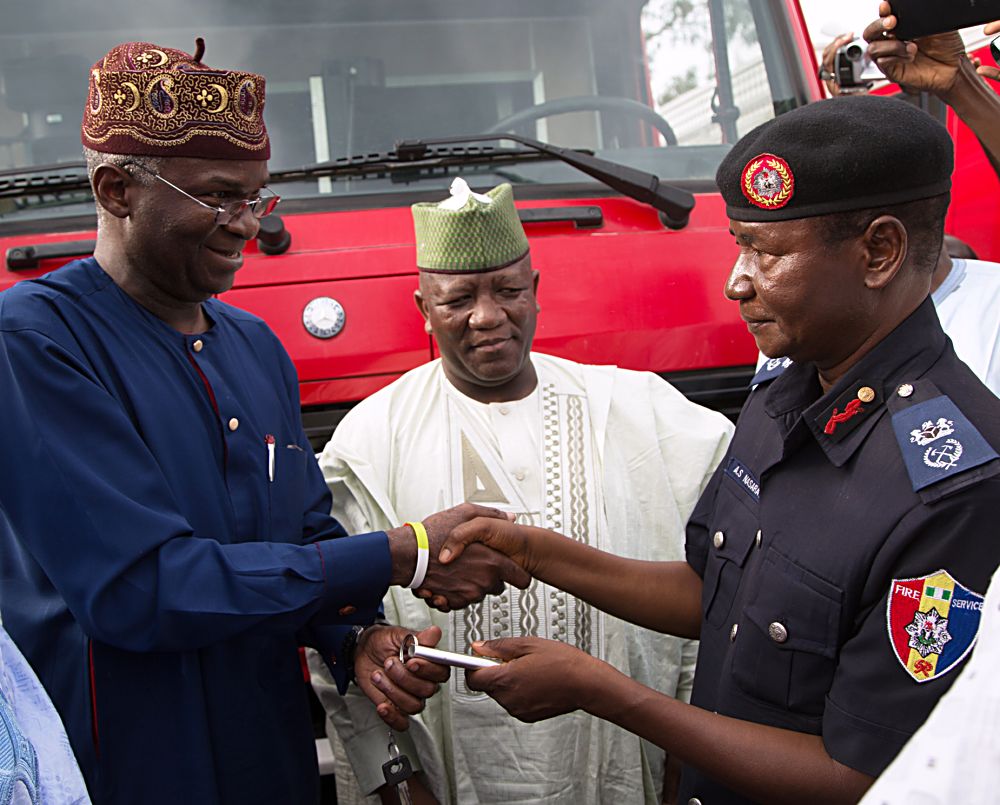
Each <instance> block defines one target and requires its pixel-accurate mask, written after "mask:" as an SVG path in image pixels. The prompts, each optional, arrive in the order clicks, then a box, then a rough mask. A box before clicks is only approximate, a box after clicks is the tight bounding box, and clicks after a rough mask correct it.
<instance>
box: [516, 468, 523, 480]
mask: <svg viewBox="0 0 1000 805" xmlns="http://www.w3.org/2000/svg"><path fill="white" fill-rule="evenodd" d="M514 477H515V478H517V480H519V481H523V480H524V470H518V471H517V472H515V473H514Z"/></svg>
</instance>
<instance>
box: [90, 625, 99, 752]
mask: <svg viewBox="0 0 1000 805" xmlns="http://www.w3.org/2000/svg"><path fill="white" fill-rule="evenodd" d="M87 665H88V670H89V672H90V726H91V733H92V734H93V737H94V752H96V754H97V759H98V760H100V759H101V737H100V735H99V734H98V731H97V680H96V678H95V675H94V641H93V640H88V641H87Z"/></svg>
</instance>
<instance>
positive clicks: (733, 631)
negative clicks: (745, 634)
mask: <svg viewBox="0 0 1000 805" xmlns="http://www.w3.org/2000/svg"><path fill="white" fill-rule="evenodd" d="M739 630H740V625H739V624H738V623H734V624H733V626H732V628H731V629H730V630H729V642H730V643H735V642H736V633H737V632H738V631H739Z"/></svg>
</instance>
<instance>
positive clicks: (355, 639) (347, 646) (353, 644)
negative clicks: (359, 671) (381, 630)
mask: <svg viewBox="0 0 1000 805" xmlns="http://www.w3.org/2000/svg"><path fill="white" fill-rule="evenodd" d="M388 623H389V622H388V621H387V620H386V619H385V618H384V617H381V616H380V617H378V618H377V619H376V620H375V622H374V623H369V624H368V625H367V626H352V627H351V630H350V631H349V632H348V633H347V634H346V635H344V642H343V644H342V645H341V647H340V656H341V657H343V658H344V662H345V663H346V664H347V676H348V680H349V681H351V682H357V679H356V678H355V676H354V652H355V651H356V650H357V648H358V643H359V642H360V640H361V635H363V634H364V633H365V631H367V630H368V629H371V628H372V627H374V626H387V625H388Z"/></svg>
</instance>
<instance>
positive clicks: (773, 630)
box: [767, 621, 788, 643]
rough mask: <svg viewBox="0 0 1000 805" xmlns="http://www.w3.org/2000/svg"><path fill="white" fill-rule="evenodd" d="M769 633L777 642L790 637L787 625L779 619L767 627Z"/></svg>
mask: <svg viewBox="0 0 1000 805" xmlns="http://www.w3.org/2000/svg"><path fill="white" fill-rule="evenodd" d="M767 634H768V637H770V638H771V639H772V640H773V641H774V642H775V643H784V642H785V641H786V640H787V639H788V630H787V629H786V628H785V625H784V624H783V623H778V622H777V621H775V622H774V623H772V624H771V625H770V626H768V627H767Z"/></svg>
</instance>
